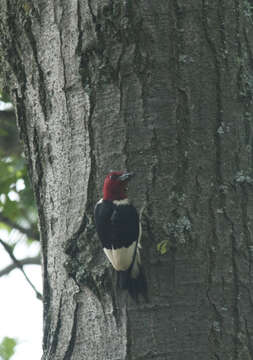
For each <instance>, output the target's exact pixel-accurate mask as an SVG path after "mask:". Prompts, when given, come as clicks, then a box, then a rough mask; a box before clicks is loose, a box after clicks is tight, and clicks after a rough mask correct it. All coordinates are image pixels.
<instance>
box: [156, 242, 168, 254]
mask: <svg viewBox="0 0 253 360" xmlns="http://www.w3.org/2000/svg"><path fill="white" fill-rule="evenodd" d="M167 245H168V240H163V241H161V242H160V243H159V244H157V251H158V252H159V253H160V254H161V255H164V254H166V252H167V251H168V249H167Z"/></svg>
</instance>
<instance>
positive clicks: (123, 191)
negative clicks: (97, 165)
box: [103, 171, 133, 201]
mask: <svg viewBox="0 0 253 360" xmlns="http://www.w3.org/2000/svg"><path fill="white" fill-rule="evenodd" d="M132 176H133V173H128V172H123V171H111V172H110V173H109V174H108V175H107V176H106V178H105V181H104V187H103V193H104V196H103V199H104V200H110V201H113V200H123V199H126V198H127V185H128V182H129V180H130V179H131V177H132Z"/></svg>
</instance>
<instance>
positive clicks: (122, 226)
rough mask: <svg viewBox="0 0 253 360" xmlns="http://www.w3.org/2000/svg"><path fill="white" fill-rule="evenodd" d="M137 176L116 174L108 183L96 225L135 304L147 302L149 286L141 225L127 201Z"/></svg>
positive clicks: (108, 256)
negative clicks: (140, 297)
mask: <svg viewBox="0 0 253 360" xmlns="http://www.w3.org/2000/svg"><path fill="white" fill-rule="evenodd" d="M132 176H133V173H129V172H122V171H112V172H110V173H109V174H108V175H107V176H106V178H105V181H104V187H103V198H102V199H101V200H99V201H98V202H97V204H96V206H95V223H96V230H97V233H98V237H99V239H100V241H101V242H102V246H103V248H104V252H105V254H106V256H107V258H108V259H109V261H110V263H111V264H112V266H113V268H114V269H115V270H116V271H117V275H118V286H119V287H120V288H121V289H127V290H128V292H129V294H130V295H131V296H132V298H133V299H134V300H138V295H139V294H142V295H143V296H144V298H145V299H147V283H146V279H145V276H144V274H143V271H142V269H141V261H140V253H139V246H138V245H139V244H140V237H141V223H140V221H139V216H138V213H137V211H136V208H135V207H134V206H133V205H131V204H130V202H129V200H128V198H127V186H128V182H129V180H130V179H131V178H132Z"/></svg>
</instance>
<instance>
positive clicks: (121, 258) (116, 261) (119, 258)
mask: <svg viewBox="0 0 253 360" xmlns="http://www.w3.org/2000/svg"><path fill="white" fill-rule="evenodd" d="M135 247H136V241H134V242H133V243H132V244H131V245H130V246H129V247H128V248H126V247H122V248H120V249H105V248H104V252H105V254H106V256H107V257H108V259H109V261H110V263H111V264H112V266H113V267H114V269H115V270H117V271H125V270H127V269H128V268H129V267H130V265H131V263H132V260H133V256H134V252H135ZM137 258H139V255H138V249H137V253H136V257H135V263H136V260H137ZM134 267H135V264H134V266H133V268H134ZM136 270H137V269H135V271H134V272H135V273H136ZM132 271H133V270H132ZM131 273H132V272H131Z"/></svg>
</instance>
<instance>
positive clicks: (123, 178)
mask: <svg viewBox="0 0 253 360" xmlns="http://www.w3.org/2000/svg"><path fill="white" fill-rule="evenodd" d="M133 176H134V173H133V172H129V173H124V174H122V175H120V176H119V177H118V179H119V180H120V181H126V180H130V179H131V178H132V177H133Z"/></svg>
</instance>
